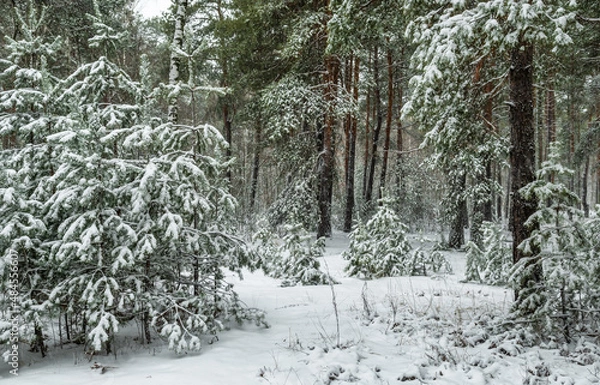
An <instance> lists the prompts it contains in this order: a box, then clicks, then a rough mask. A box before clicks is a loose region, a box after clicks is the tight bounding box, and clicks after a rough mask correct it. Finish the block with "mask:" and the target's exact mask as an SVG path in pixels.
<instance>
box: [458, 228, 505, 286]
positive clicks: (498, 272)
mask: <svg viewBox="0 0 600 385" xmlns="http://www.w3.org/2000/svg"><path fill="white" fill-rule="evenodd" d="M482 233H483V234H482V239H481V245H477V244H476V243H475V242H469V243H468V244H467V269H466V272H465V279H466V280H467V281H469V282H481V283H485V284H488V285H506V284H508V282H509V278H510V274H511V270H512V266H513V262H512V254H511V250H510V244H509V242H508V239H506V236H505V234H504V229H503V228H502V226H501V225H499V224H497V223H493V222H484V223H483V225H482Z"/></svg>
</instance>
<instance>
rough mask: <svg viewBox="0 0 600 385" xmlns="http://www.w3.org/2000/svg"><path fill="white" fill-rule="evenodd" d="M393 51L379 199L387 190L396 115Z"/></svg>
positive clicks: (388, 64)
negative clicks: (393, 123)
mask: <svg viewBox="0 0 600 385" xmlns="http://www.w3.org/2000/svg"><path fill="white" fill-rule="evenodd" d="M392 65H393V60H392V51H391V50H390V49H388V51H387V68H388V105H387V116H386V118H385V139H384V141H383V160H382V162H381V176H380V177H379V193H378V197H379V198H381V197H382V196H383V190H384V189H385V180H386V177H387V167H388V158H389V152H390V137H391V134H392V115H393V113H394V69H393V67H392Z"/></svg>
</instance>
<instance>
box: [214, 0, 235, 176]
mask: <svg viewBox="0 0 600 385" xmlns="http://www.w3.org/2000/svg"><path fill="white" fill-rule="evenodd" d="M217 15H218V17H219V21H220V22H223V21H224V20H225V18H224V15H223V7H222V3H221V0H217ZM219 40H220V41H219V43H220V45H221V52H220V54H219V55H220V56H221V58H220V62H221V71H222V73H221V87H223V88H226V87H228V86H229V62H228V60H227V55H225V54H224V53H223V52H224V51H225V40H224V39H223V38H220V39H219ZM221 102H222V103H223V108H222V112H223V130H224V131H225V140H226V141H227V144H228V146H227V149H225V160H226V161H229V160H230V159H231V155H232V149H231V146H232V140H233V138H232V132H231V129H232V128H231V117H230V116H229V115H230V111H229V109H230V97H229V95H225V96H223V97H222V98H221ZM225 175H226V178H227V180H228V181H229V184H231V167H230V166H228V167H227V172H226V174H225Z"/></svg>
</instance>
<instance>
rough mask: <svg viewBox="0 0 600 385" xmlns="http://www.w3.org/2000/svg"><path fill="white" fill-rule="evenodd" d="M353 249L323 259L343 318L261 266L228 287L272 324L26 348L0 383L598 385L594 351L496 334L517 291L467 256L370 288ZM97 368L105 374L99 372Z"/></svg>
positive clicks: (318, 293)
mask: <svg viewBox="0 0 600 385" xmlns="http://www.w3.org/2000/svg"><path fill="white" fill-rule="evenodd" d="M415 242H416V241H415ZM347 244H348V241H347V238H346V236H345V235H343V234H335V235H334V237H333V238H332V239H331V240H329V241H328V244H327V251H326V256H325V257H324V260H323V262H324V263H323V264H322V267H323V269H328V270H329V272H330V274H331V275H332V276H333V277H334V278H335V279H336V280H337V281H339V282H340V284H338V285H335V286H334V288H333V290H334V293H335V305H336V307H337V314H338V317H336V315H335V311H334V303H333V301H332V290H331V287H329V286H304V287H302V286H296V287H286V288H283V287H280V286H279V282H278V281H276V280H274V279H271V278H269V277H265V276H264V275H263V274H262V272H260V271H257V272H254V273H249V272H246V273H245V276H244V280H241V281H240V280H239V279H238V278H237V277H236V276H234V275H231V276H230V277H229V280H230V281H232V282H235V288H236V290H237V292H238V293H239V294H240V297H241V298H242V299H243V300H244V302H245V303H246V304H247V305H248V306H251V307H257V308H261V309H263V310H265V311H266V312H267V321H268V322H269V324H270V328H261V327H256V326H253V325H242V326H240V327H235V328H233V329H231V330H229V331H226V332H223V333H221V334H220V335H219V337H218V339H219V340H218V341H214V343H209V342H211V341H207V342H206V343H205V345H204V347H203V349H202V351H201V352H199V353H193V354H182V355H177V354H175V353H173V352H171V351H169V350H167V348H166V345H165V344H164V343H163V342H161V341H157V342H155V343H153V344H152V345H151V346H149V347H148V346H140V345H139V344H138V343H137V342H135V341H134V340H133V337H130V338H122V339H121V340H120V341H118V342H117V352H118V354H117V356H116V357H115V356H97V357H93V358H91V360H90V359H89V358H88V357H86V356H85V355H84V354H83V351H82V348H81V347H80V346H75V345H71V346H63V348H62V349H61V348H60V347H56V348H53V349H51V351H50V353H49V356H48V357H46V358H45V359H41V358H40V357H39V355H37V354H26V353H25V352H22V355H21V360H22V361H21V366H20V370H19V376H18V377H15V376H13V375H11V374H9V369H10V367H9V366H7V365H5V364H4V365H2V367H0V380H1V382H2V384H7V385H9V384H21V385H22V384H43V385H54V384H56V385H67V384H90V385H91V384H98V385H100V384H107V385H108V384H114V385H119V384H123V385H137V384H152V385H156V384H165V385H166V384H169V385H170V384H175V385H185V384H194V385H203V384H215V385H227V384H231V385H237V384H240V385H243V384H289V385H292V384H303V385H309V384H310V385H312V384H333V385H335V384H347V383H355V384H440V385H446V384H474V385H479V384H482V385H483V384H511V385H513V384H528V385H529V384H564V385H583V384H595V383H600V363H599V362H598V359H599V358H600V350H598V348H597V347H596V346H595V345H583V344H579V346H577V344H574V345H573V346H571V347H568V348H565V347H558V346H557V347H554V349H550V348H549V347H544V348H542V347H524V346H523V345H522V344H520V342H519V341H520V336H519V335H517V334H518V333H515V335H511V333H510V332H508V333H504V334H503V336H502V338H500V337H497V336H491V335H489V334H488V333H487V330H488V329H487V328H486V324H487V323H488V322H490V321H491V320H492V319H493V318H494V317H496V316H498V315H501V314H503V313H504V312H506V311H507V310H508V308H509V306H510V303H511V301H512V294H511V292H510V291H508V290H506V289H504V288H498V287H489V286H483V285H474V284H465V283H461V282H460V280H461V279H462V278H463V276H464V265H465V261H464V254H463V253H446V255H447V257H448V259H449V261H450V262H451V264H452V266H453V268H454V274H452V275H447V276H437V277H401V278H386V279H379V280H373V281H368V282H367V281H362V280H360V279H356V278H348V277H347V276H346V275H345V273H344V266H345V265H346V262H345V261H344V260H343V259H342V257H341V252H342V251H343V250H344V249H345V248H346V246H347ZM338 320H339V333H338V331H337V330H338V329H337V326H336V325H337V322H338ZM132 328H133V326H132ZM135 334H136V333H135V330H131V335H132V336H134V335H135ZM559 348H561V349H559ZM576 361H579V362H576ZM94 363H97V364H98V366H99V367H98V368H95V369H94V368H92V366H93V365H94ZM102 367H104V370H103V369H102Z"/></svg>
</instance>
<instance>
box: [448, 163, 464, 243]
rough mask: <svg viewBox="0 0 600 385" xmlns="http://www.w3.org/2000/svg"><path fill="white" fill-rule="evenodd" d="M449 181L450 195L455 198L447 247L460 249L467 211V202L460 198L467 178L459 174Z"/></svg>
mask: <svg viewBox="0 0 600 385" xmlns="http://www.w3.org/2000/svg"><path fill="white" fill-rule="evenodd" d="M453 179H454V180H451V181H450V188H451V189H452V191H451V192H450V195H451V196H452V197H456V201H455V202H454V205H453V206H454V207H453V208H452V209H453V213H452V219H451V223H450V234H449V235H448V246H449V247H451V248H453V249H460V248H461V247H462V246H463V245H464V243H465V233H464V227H465V215H466V209H467V202H466V201H465V200H464V198H462V197H461V195H462V192H463V191H464V190H465V185H466V183H467V178H466V175H465V174H461V175H459V176H457V177H455V178H453Z"/></svg>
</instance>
